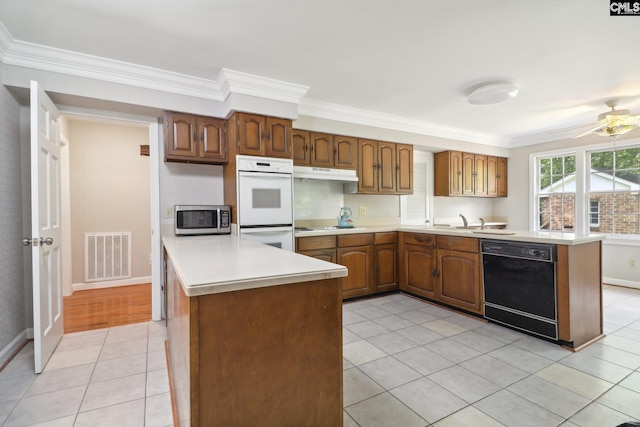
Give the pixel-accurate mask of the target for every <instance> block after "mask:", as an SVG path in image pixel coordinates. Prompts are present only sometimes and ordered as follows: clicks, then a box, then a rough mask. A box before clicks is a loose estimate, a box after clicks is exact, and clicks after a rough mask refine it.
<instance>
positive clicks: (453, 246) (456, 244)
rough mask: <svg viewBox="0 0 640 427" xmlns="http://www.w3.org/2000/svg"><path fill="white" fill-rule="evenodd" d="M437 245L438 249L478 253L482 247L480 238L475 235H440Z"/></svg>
mask: <svg viewBox="0 0 640 427" xmlns="http://www.w3.org/2000/svg"><path fill="white" fill-rule="evenodd" d="M437 245H438V249H448V250H451V251H461V252H472V253H478V252H479V249H480V248H479V246H480V244H479V242H478V239H476V238H475V237H452V236H438V239H437Z"/></svg>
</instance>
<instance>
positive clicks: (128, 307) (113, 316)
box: [64, 283, 151, 334]
mask: <svg viewBox="0 0 640 427" xmlns="http://www.w3.org/2000/svg"><path fill="white" fill-rule="evenodd" d="M149 320H151V283H144V284H141V285H130V286H119V287H114V288H104V289H90V290H86V291H76V292H74V293H73V294H72V295H70V296H68V297H64V333H65V334H67V333H70V332H80V331H88V330H91V329H100V328H109V327H111V326H120V325H127V324H129V323H138V322H147V321H149Z"/></svg>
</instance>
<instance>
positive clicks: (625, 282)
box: [602, 277, 640, 289]
mask: <svg viewBox="0 0 640 427" xmlns="http://www.w3.org/2000/svg"><path fill="white" fill-rule="evenodd" d="M602 283H605V284H607V285H616V286H624V287H625V288H636V289H640V282H635V281H633V280H622V279H614V278H613V277H603V278H602Z"/></svg>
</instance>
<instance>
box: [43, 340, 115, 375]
mask: <svg viewBox="0 0 640 427" xmlns="http://www.w3.org/2000/svg"><path fill="white" fill-rule="evenodd" d="M101 350H102V346H100V345H97V346H93V347H86V348H79V349H76V350H69V351H61V352H57V351H56V352H54V353H53V355H52V356H51V359H49V362H48V363H47V366H45V368H44V370H45V372H46V371H51V370H54V369H62V368H68V367H71V366H79V365H86V364H89V363H95V362H96V361H97V360H98V356H99V355H100V351H101Z"/></svg>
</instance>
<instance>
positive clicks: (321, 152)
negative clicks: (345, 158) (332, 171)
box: [311, 132, 333, 168]
mask: <svg viewBox="0 0 640 427" xmlns="http://www.w3.org/2000/svg"><path fill="white" fill-rule="evenodd" d="M311 165H312V166H321V167H325V168H331V167H333V135H329V134H326V133H316V132H312V133H311Z"/></svg>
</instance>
